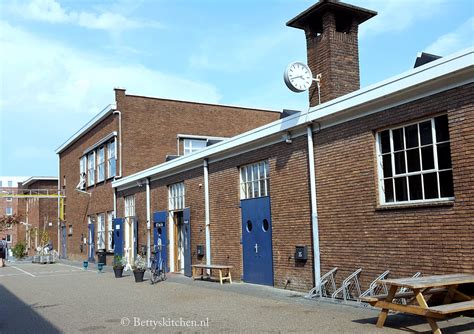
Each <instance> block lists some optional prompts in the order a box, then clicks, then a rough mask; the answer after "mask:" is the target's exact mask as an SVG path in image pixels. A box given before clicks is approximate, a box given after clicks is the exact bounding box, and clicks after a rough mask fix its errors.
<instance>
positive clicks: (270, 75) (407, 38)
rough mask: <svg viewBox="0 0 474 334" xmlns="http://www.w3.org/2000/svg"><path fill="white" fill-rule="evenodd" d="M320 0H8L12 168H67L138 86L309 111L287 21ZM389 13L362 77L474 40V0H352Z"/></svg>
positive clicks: (2, 77)
mask: <svg viewBox="0 0 474 334" xmlns="http://www.w3.org/2000/svg"><path fill="white" fill-rule="evenodd" d="M315 2H316V0H311V1H307V0H266V1H263V0H261V1H254V0H252V1H251V0H226V1H224V0H219V1H218V0H199V1H198V0H187V1H185V0H166V1H165V0H155V1H152V0H145V1H137V0H133V1H131V0H130V1H129V0H120V1H112V0H103V1H99V0H84V1H72V0H67V1H64V0H62V1H61V0H31V1H13V0H3V1H1V2H0V175H56V174H57V157H56V155H55V154H54V150H55V149H56V148H57V147H58V146H59V145H61V144H62V143H63V142H64V141H65V140H66V139H67V138H68V137H69V136H70V135H72V134H73V133H74V132H75V131H77V130H78V129H79V128H80V127H81V126H82V125H83V124H85V123H86V122H87V121H88V120H89V119H90V118H92V117H93V115H94V114H96V113H97V112H99V111H100V110H101V109H103V108H104V107H105V106H106V105H107V104H109V103H113V102H114V93H113V88H114V87H123V88H126V89H127V92H128V93H130V94H137V95H147V96H156V97H165V98H173V99H185V100H193V101H203V102H210V103H222V104H232V105H243V106H254V107H263V108H270V109H276V110H282V109H283V108H285V109H300V110H301V109H305V108H307V106H308V102H307V94H306V93H301V94H295V93H293V92H291V91H290V90H288V89H287V88H286V86H285V84H284V82H283V71H284V69H285V68H286V65H287V64H288V63H290V62H291V61H295V60H303V61H305V60H306V46H305V39H304V33H303V32H302V31H300V30H297V29H293V28H288V27H286V26H285V23H286V22H287V21H288V20H289V19H291V18H293V17H294V16H296V15H297V14H299V13H300V12H301V11H303V10H304V9H306V8H308V7H309V6H311V5H312V4H314V3H315ZM346 2H349V3H352V4H354V5H358V6H362V7H366V8H369V9H372V10H376V11H378V13H379V14H378V15H377V16H376V17H374V18H373V19H371V20H369V21H367V22H366V23H364V24H363V25H362V26H361V28H360V36H359V41H360V46H359V52H360V72H361V86H362V87H364V86H367V85H369V84H372V83H375V82H378V81H380V80H383V79H385V78H388V77H390V76H392V75H396V74H399V73H401V72H404V71H406V70H409V69H410V68H412V67H413V64H414V61H415V57H416V54H417V53H418V52H420V51H426V52H431V53H435V54H439V55H442V56H446V55H448V54H450V53H452V52H455V51H458V50H461V49H464V48H466V47H469V46H472V45H473V44H474V42H473V41H474V37H473V31H474V18H473V2H472V0H383V1H382V0H352V1H346Z"/></svg>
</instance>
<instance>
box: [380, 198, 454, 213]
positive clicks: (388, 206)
mask: <svg viewBox="0 0 474 334" xmlns="http://www.w3.org/2000/svg"><path fill="white" fill-rule="evenodd" d="M453 205H454V200H446V201H433V202H426V203H400V204H383V205H379V206H377V208H376V209H375V211H386V210H399V209H421V208H432V207H440V206H441V207H442V206H453Z"/></svg>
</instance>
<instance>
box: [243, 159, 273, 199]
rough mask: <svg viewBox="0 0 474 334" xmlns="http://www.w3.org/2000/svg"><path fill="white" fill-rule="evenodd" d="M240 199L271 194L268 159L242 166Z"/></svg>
mask: <svg viewBox="0 0 474 334" xmlns="http://www.w3.org/2000/svg"><path fill="white" fill-rule="evenodd" d="M239 175H240V199H249V198H257V197H264V196H269V194H270V165H269V162H268V160H264V161H259V162H256V163H252V164H249V165H245V166H241V167H240V171H239Z"/></svg>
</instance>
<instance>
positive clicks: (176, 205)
mask: <svg viewBox="0 0 474 334" xmlns="http://www.w3.org/2000/svg"><path fill="white" fill-rule="evenodd" d="M169 207H170V210H180V209H184V207H185V206H184V182H179V183H175V184H172V185H170V186H169Z"/></svg>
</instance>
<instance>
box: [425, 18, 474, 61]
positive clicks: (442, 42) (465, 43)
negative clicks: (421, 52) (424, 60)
mask: <svg viewBox="0 0 474 334" xmlns="http://www.w3.org/2000/svg"><path fill="white" fill-rule="evenodd" d="M473 44H474V17H471V18H469V19H468V20H467V21H466V22H464V23H463V24H461V25H460V26H459V27H457V28H456V29H455V30H454V31H452V32H450V33H448V34H445V35H442V36H440V37H439V38H438V39H437V40H436V41H434V42H433V43H432V44H431V45H430V46H428V47H427V48H426V52H429V53H433V54H436V55H440V56H446V55H448V54H450V53H453V52H456V51H459V50H462V49H465V48H467V47H470V46H473Z"/></svg>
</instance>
